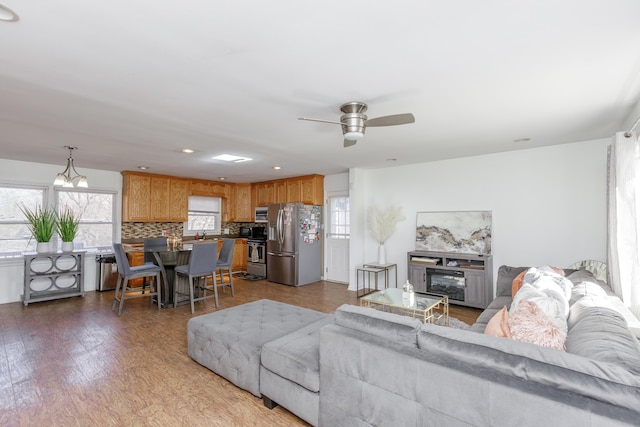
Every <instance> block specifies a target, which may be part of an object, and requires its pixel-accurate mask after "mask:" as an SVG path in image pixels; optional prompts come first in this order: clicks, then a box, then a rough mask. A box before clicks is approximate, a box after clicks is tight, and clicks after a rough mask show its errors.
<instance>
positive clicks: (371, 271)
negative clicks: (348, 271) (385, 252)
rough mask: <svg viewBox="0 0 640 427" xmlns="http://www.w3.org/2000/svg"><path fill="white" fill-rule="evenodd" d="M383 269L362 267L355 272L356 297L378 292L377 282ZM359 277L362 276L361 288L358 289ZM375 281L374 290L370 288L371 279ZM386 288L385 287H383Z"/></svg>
mask: <svg viewBox="0 0 640 427" xmlns="http://www.w3.org/2000/svg"><path fill="white" fill-rule="evenodd" d="M383 272H384V269H382V268H375V267H367V266H362V267H359V268H358V269H357V270H356V297H357V298H360V297H363V296H365V295H368V294H370V293H372V292H375V291H377V290H378V280H379V277H378V276H379V275H380V273H383ZM360 275H362V288H361V287H360ZM372 278H373V279H374V280H375V288H373V287H372V286H371V279H372ZM385 285H386V282H385ZM385 287H386V286H385Z"/></svg>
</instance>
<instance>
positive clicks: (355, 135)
mask: <svg viewBox="0 0 640 427" xmlns="http://www.w3.org/2000/svg"><path fill="white" fill-rule="evenodd" d="M362 138H364V133H363V132H358V131H352V132H345V134H344V139H348V140H349V141H360V140H361V139H362Z"/></svg>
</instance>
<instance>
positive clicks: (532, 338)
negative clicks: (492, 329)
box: [508, 300, 567, 350]
mask: <svg viewBox="0 0 640 427" xmlns="http://www.w3.org/2000/svg"><path fill="white" fill-rule="evenodd" d="M508 323H509V330H510V331H511V338H513V339H514V340H518V341H522V342H528V343H531V344H536V345H539V346H542V347H548V348H554V349H556V350H564V342H565V340H566V339H567V334H566V332H564V331H562V330H561V329H560V328H559V327H558V326H557V325H556V323H555V322H554V321H553V320H551V318H550V317H549V316H547V315H546V314H545V313H544V312H543V311H542V310H540V308H539V307H538V305H537V304H536V303H535V302H533V301H529V300H524V301H522V302H520V304H518V307H516V309H515V310H514V311H513V312H512V313H511V316H510V317H509V322H508Z"/></svg>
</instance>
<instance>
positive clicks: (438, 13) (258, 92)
mask: <svg viewBox="0 0 640 427" xmlns="http://www.w3.org/2000/svg"><path fill="white" fill-rule="evenodd" d="M0 3H3V4H5V5H6V6H8V7H10V8H12V9H13V10H14V11H15V12H17V13H18V15H19V16H20V20H19V21H17V22H2V21H0V146H1V147H2V148H1V151H0V157H2V158H6V159H14V160H25V161H32V162H39V163H50V164H60V166H61V168H63V166H64V164H65V159H66V157H67V155H68V153H67V151H66V150H65V149H64V148H63V146H65V145H72V146H77V147H78V148H79V150H78V151H77V152H75V153H74V158H75V159H76V166H77V168H78V169H79V170H80V171H81V172H82V169H83V168H94V169H104V170H113V171H121V170H135V169H136V168H137V167H138V166H139V165H145V166H149V167H150V169H149V172H153V173H162V174H169V175H177V176H189V177H196V178H204V179H218V177H220V176H225V177H227V178H228V180H229V181H231V182H255V181H260V180H268V179H274V178H279V177H289V176H295V175H304V174H310V173H319V174H331V173H338V172H344V171H347V170H348V168H351V167H359V168H378V167H387V166H395V165H402V164H408V163H416V162H425V161H431V160H440V159H447V158H455V157H462V156H471V155H477V154H483V153H494V152H501V151H508V150H517V149H522V148H530V147H537V146H545V145H551V144H563V143H570V142H576V141H587V140H592V139H599V138H607V137H610V136H611V135H612V134H613V133H614V132H616V131H620V130H627V129H628V127H629V126H630V125H631V124H633V122H634V121H635V120H636V119H637V115H638V114H640V103H639V100H640V19H639V18H640V2H639V1H637V0H607V1H602V0H564V1H563V0H555V1H552V0H542V1H541V0H526V1H509V0H503V1H497V0H482V1H481V0H435V1H434V0H418V1H406V0H399V1H398V0H397V1H393V2H391V1H378V2H373V1H363V0H357V1H338V0H325V1H323V2H310V1H301V0H281V1H271V2H269V1H258V0H246V1H227V2H222V1H211V0H183V1H178V0H162V1H152V0H127V1H111V2H88V1H83V0H58V1H55V2H52V1H49V0H0ZM348 101H363V102H366V103H368V104H369V111H368V112H367V114H368V116H369V118H373V117H378V116H383V115H388V114H397V113H407V112H411V113H413V114H414V116H415V118H416V122H415V123H414V124H409V125H403V126H395V127H379V128H370V129H368V130H367V133H366V135H365V138H364V139H363V140H362V141H360V142H359V143H358V144H357V145H356V146H354V147H351V148H346V149H345V148H343V146H342V145H343V138H342V132H341V129H340V126H338V125H332V124H323V123H314V122H305V121H299V120H297V118H298V117H316V118H321V119H327V120H338V119H339V116H340V112H339V107H340V105H341V104H342V103H344V102H348ZM520 138H531V141H529V142H514V140H517V139H520ZM184 147H189V148H192V149H194V150H195V153H194V154H190V155H186V154H182V153H180V149H181V148H184ZM223 153H229V154H236V155H240V156H245V157H251V158H253V159H254V160H253V161H252V162H246V163H240V164H223V162H220V161H216V160H213V159H212V157H213V156H215V155H218V154H223ZM392 158H393V159H397V160H395V161H390V160H388V159H392ZM274 165H280V166H282V170H280V171H275V170H273V169H272V166H274ZM88 178H89V184H91V177H90V176H89V177H88Z"/></svg>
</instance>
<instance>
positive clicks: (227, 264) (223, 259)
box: [216, 239, 236, 296]
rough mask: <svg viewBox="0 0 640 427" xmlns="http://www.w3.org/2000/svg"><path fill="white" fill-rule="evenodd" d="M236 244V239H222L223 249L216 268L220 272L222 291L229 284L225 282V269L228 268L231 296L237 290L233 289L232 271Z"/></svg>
mask: <svg viewBox="0 0 640 427" xmlns="http://www.w3.org/2000/svg"><path fill="white" fill-rule="evenodd" d="M235 245H236V239H224V240H223V241H222V249H220V255H218V264H217V266H216V268H217V269H218V272H219V273H220V286H222V292H224V291H225V290H224V287H225V286H227V285H226V284H225V283H224V275H223V270H227V275H228V276H229V286H231V296H235V291H234V289H233V272H232V271H231V267H232V263H233V248H234V247H235Z"/></svg>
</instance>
